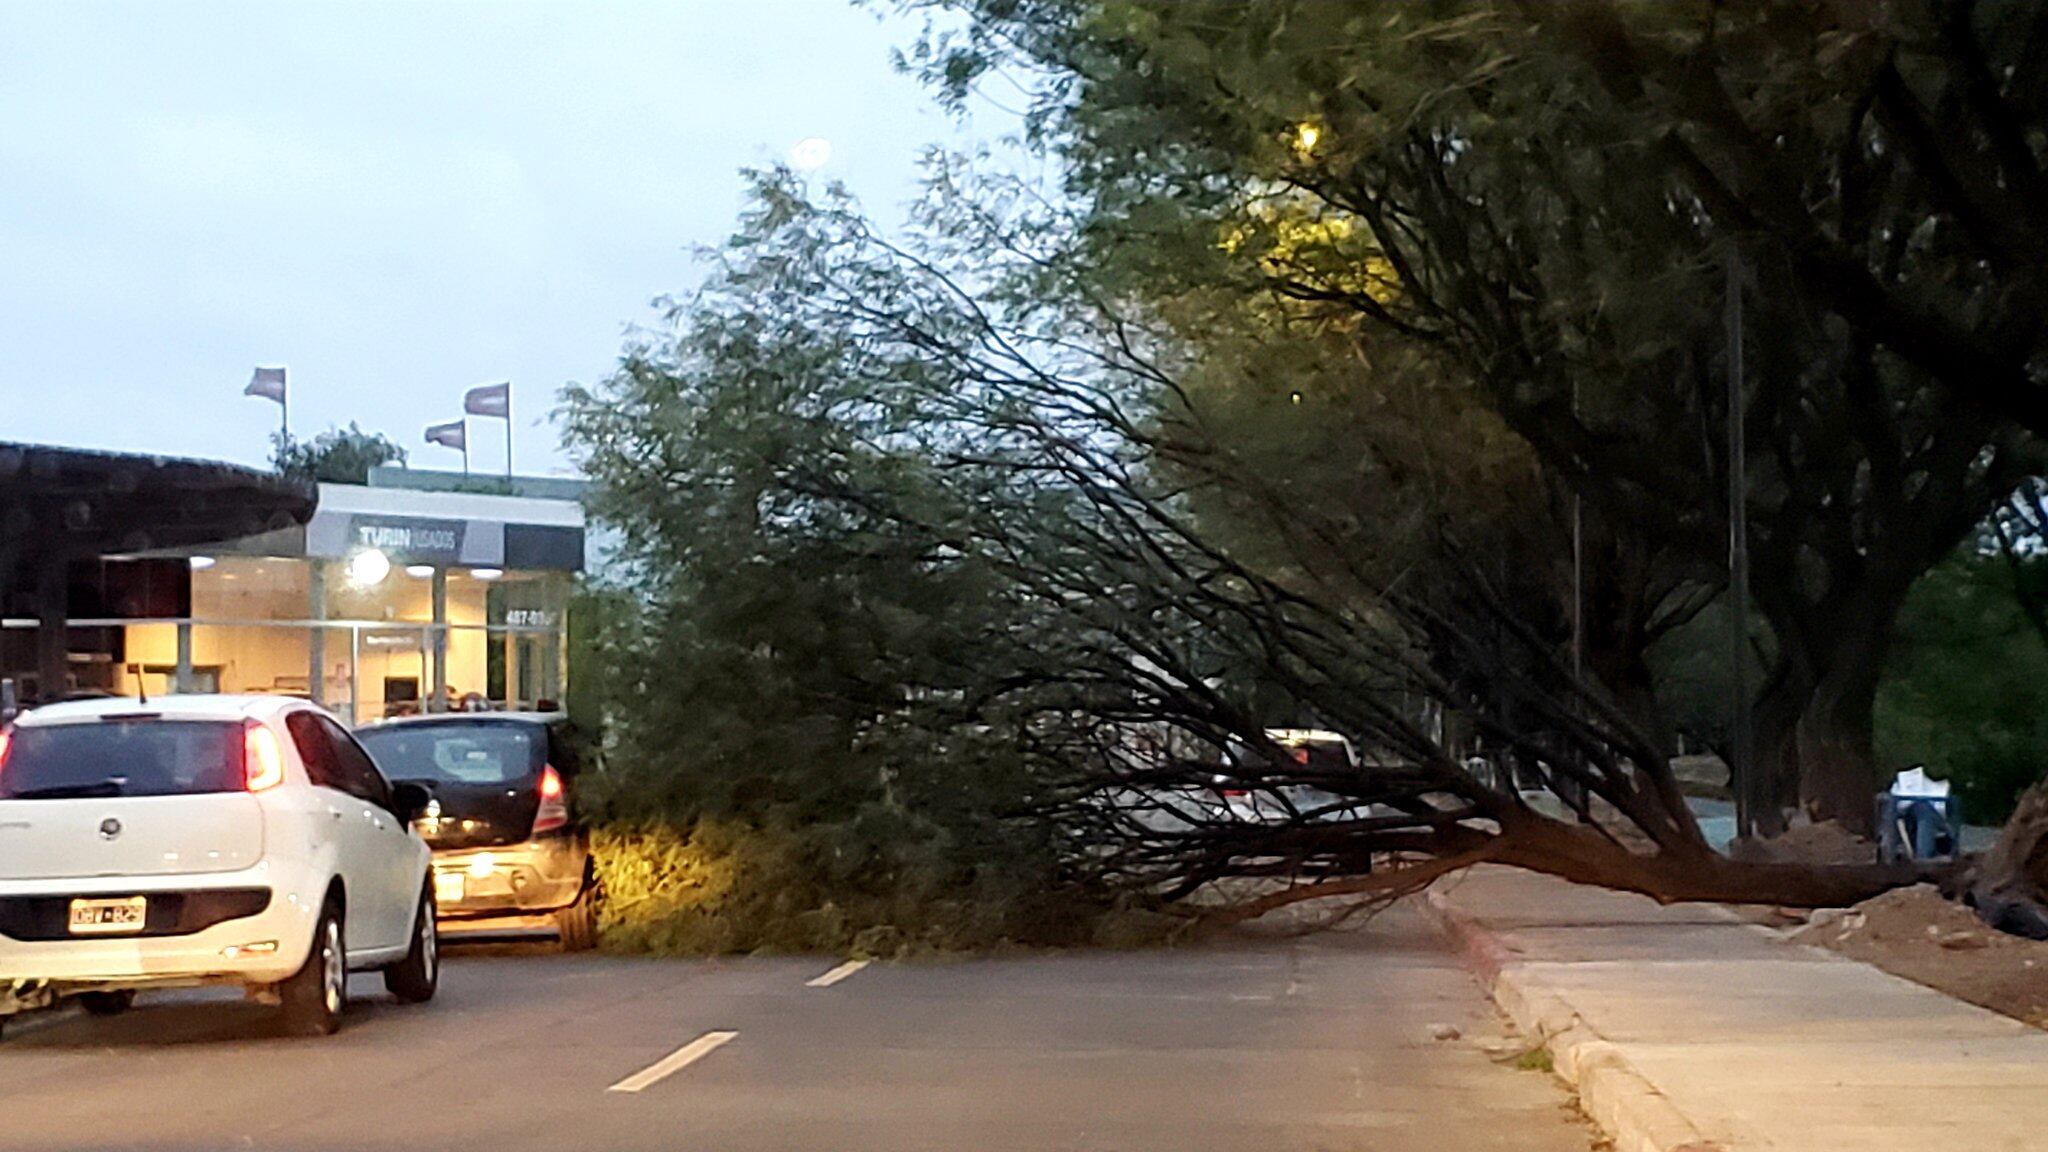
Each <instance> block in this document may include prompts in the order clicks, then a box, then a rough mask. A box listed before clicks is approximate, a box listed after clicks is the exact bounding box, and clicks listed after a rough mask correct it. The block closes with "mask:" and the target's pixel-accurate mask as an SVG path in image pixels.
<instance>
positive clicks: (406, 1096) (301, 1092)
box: [0, 910, 1590, 1152]
mask: <svg viewBox="0 0 2048 1152" xmlns="http://www.w3.org/2000/svg"><path fill="white" fill-rule="evenodd" d="M833 968H834V965H833V964H832V963H831V962H830V961H819V960H816V959H801V958H776V959H729V960H717V961H654V960H634V959H620V958H611V957H572V956H561V955H554V954H551V953H550V952H549V951H548V950H546V949H536V948H532V947H526V948H513V949H504V948H491V949H483V950H475V949H470V950H458V951H456V952H455V954H454V955H452V956H451V958H450V961H449V963H448V966H447V968H446V970H445V973H444V977H443V983H442V987H441V996H440V998H439V999H438V1000H436V1001H435V1002H434V1003H432V1004H430V1005H426V1006H424V1007H403V1006H400V1005H398V1004H396V1003H394V1002H393V1001H391V1000H390V999H388V998H386V997H385V996H384V995H383V992H382V986H381V984H380V983H379V982H378V981H377V979H376V978H375V977H374V976H369V977H363V976H359V977H357V978H356V981H355V984H354V986H353V989H352V991H353V992H354V994H355V995H356V997H357V999H356V1001H355V1002H354V1003H353V1004H352V1006H351V1009H350V1013H349V1018H348V1023H347V1026H346V1027H345V1028H344V1029H343V1031H342V1032H341V1034H340V1035H338V1036H335V1037H333V1038H330V1039H318V1040H296V1039H283V1038H273V1037H271V1036H268V1035H267V1034H266V1026H267V1022H268V1016H267V1012H266V1010H265V1009H262V1008H260V1007H257V1006H253V1005H248V1004H245V1003H243V1002H242V1001H241V1000H239V999H238V998H234V997H223V996H222V995H219V994H209V995H202V994H197V993H193V994H181V995H171V994H165V995H160V996H158V997H156V998H155V999H154V1000H151V999H149V998H145V999H144V1000H142V1001H141V1002H140V1003H139V1004H138V1005H137V1007H136V1008H135V1009H134V1010H133V1011H132V1012H130V1013H128V1014H127V1015H125V1016H121V1017H115V1018H110V1019H94V1018H89V1017H85V1016H83V1015H79V1014H76V1013H64V1014H55V1015H50V1016H47V1017H44V1018H40V1019H28V1020H18V1021H16V1022H15V1023H14V1026H13V1027H12V1028H11V1029H10V1031H9V1033H8V1038H7V1040H6V1041H5V1043H4V1044H0V1150H11V1149H55V1148H66V1149H69V1148H84V1147H91V1148H120V1147H133V1148H144V1147H146V1148H152V1149H173V1148H190V1149H201V1148H203V1149H225V1148H291V1149H329V1148H332V1149H344V1148H345V1149H385V1148H391V1149H398V1148H403V1149H409V1150H413V1149H436V1150H439V1149H488V1150H493V1152H504V1150H513V1149H550V1150H560V1149H577V1150H586V1149H588V1150H599V1149H636V1148H647V1149H662V1150H664V1152H668V1150H682V1149H707V1150H713V1149H715V1150H719V1152H746V1150H754V1149H792V1150H795V1149H803V1150H822V1149H846V1150H860V1152H868V1150H883V1149H891V1150H893V1149H929V1150H932V1152H984V1150H996V1149H1034V1150H1036V1149H1073V1150H1089V1152H1097V1150H1110V1149H1160V1150H1172V1152H1195V1150H1207V1149H1233V1150H1235V1149H1248V1150H1256V1152H1287V1150H1293V1149H1302V1150H1309V1149H1315V1150H1325V1152H1337V1150H1347V1149H1371V1150H1373V1152H1407V1150H1411V1149H1412V1150H1415V1152H1424V1150H1427V1152H1466V1150H1470V1149H1515V1150H1516V1152H1566V1150H1570V1152H1586V1149H1587V1148H1588V1147H1589V1144H1590V1139H1589V1136H1588V1133H1587V1129H1586V1128H1585V1127H1584V1125H1583V1123H1582V1122H1581V1121H1580V1120H1579V1119H1578V1118H1577V1117H1576V1116H1575V1115H1574V1114H1573V1113H1572V1112H1571V1111H1570V1108H1569V1106H1568V1103H1567V1100H1566V1096H1565V1093H1564V1092H1563V1090H1562V1089H1561V1088H1560V1087H1559V1086H1558V1085H1557V1083H1556V1082H1555V1081H1553V1080H1552V1079H1551V1078H1550V1077H1549V1076H1547V1075H1545V1074H1543V1073H1540V1072H1531V1071H1518V1070H1516V1069H1514V1068H1512V1067H1509V1066H1507V1065H1505V1064H1503V1063H1501V1062H1499V1061H1498V1060H1497V1059H1496V1058H1495V1056H1494V1055H1491V1054H1489V1053H1488V1052H1486V1051H1484V1050H1482V1045H1483V1044H1484V1043H1485V1042H1486V1041H1488V1040H1489V1039H1498V1038H1499V1035H1500V1032H1499V1030H1500V1027H1501V1025H1500V1024H1499V1022H1498V1017H1496V1016H1495V1015H1494V1013H1493V1011H1492V1009H1491V1006H1490V1005H1489V1004H1488V1003H1487V1002H1486V1001H1485V999H1484V998H1483V997H1482V996H1481V994H1480V992H1479V989H1478V987H1477V986H1476V985H1475V984H1474V983H1473V982H1472V980H1471V979H1470V978H1469V977H1468V976H1467V975H1466V974H1465V973H1464V972H1463V970H1462V969H1460V968H1458V967H1457V965H1456V964H1455V962H1454V961H1453V960H1452V959H1451V958H1450V957H1449V956H1448V955H1447V954H1446V953H1445V952H1444V951H1443V948H1442V945H1441V943H1440V942H1439V941H1438V940H1437V938H1436V937H1435V936H1434V935H1433V934H1432V933H1431V932H1430V930H1429V929H1428V928H1427V927H1426V926H1424V925H1423V924H1422V923H1421V922H1420V920H1419V919H1418V918H1417V917H1415V916H1414V915H1413V914H1412V913H1409V912H1406V911H1405V910H1396V911H1395V912H1393V913H1390V914H1388V915H1386V916H1383V917H1381V918H1379V919H1378V920H1376V921H1374V922H1373V923H1372V924H1370V925H1369V926H1367V927H1365V928H1363V929H1356V930H1347V931H1345V932H1343V933H1341V934H1332V935H1323V936H1317V937H1311V938H1307V939H1294V940H1281V939H1263V940H1246V941H1238V942H1232V943H1230V944H1228V945H1223V946H1211V947H1203V948H1196V949H1180V950H1174V951H1154V952H1130V953H1085V952H1084V953H1066V954H1054V955H1031V956H1023V957H1014V958H1004V959H989V960H975V961H960V962H950V963H916V964H900V965H899V964H875V965H871V966H868V967H865V968H861V969H859V970H853V971H848V970H840V971H838V972H836V973H835V972H832V969H833ZM828 973H830V974H831V975H833V976H835V977H836V980H835V981H833V982H830V983H824V982H823V981H821V977H825V976H827V975H828ZM820 984H823V986H820ZM1437 1024H1452V1025H1455V1026H1457V1027H1458V1028H1459V1029H1461V1030H1462V1031H1463V1033H1464V1037H1463V1038H1462V1039H1458V1040H1450V1041H1440V1040H1436V1039H1433V1038H1432V1037H1431V1028H1432V1026H1433V1025H1437ZM634 1089H637V1090H634Z"/></svg>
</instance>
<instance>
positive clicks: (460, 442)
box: [427, 420, 469, 452]
mask: <svg viewBox="0 0 2048 1152" xmlns="http://www.w3.org/2000/svg"><path fill="white" fill-rule="evenodd" d="M427 443H429V444H439V445H440V446H441V447H443V448H453V449H455V450H456V451H458V452H467V451H469V426H468V425H467V424H466V423H465V422H463V421H461V420H450V421H449V422H448V423H446V424H429V425H427Z"/></svg>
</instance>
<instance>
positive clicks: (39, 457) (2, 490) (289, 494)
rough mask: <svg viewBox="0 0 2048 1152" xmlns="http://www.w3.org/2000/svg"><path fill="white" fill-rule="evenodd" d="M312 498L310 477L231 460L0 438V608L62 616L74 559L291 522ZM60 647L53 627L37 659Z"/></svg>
mask: <svg viewBox="0 0 2048 1152" xmlns="http://www.w3.org/2000/svg"><path fill="white" fill-rule="evenodd" d="M315 501H316V493H315V490H314V487H313V485H311V484H307V483H302V482H300V481H297V480H289V479H286V478H284V477H281V476H278V475H276V474H274V473H270V472H262V471H258V470H256V469H253V468H243V467H239V466H236V465H232V464H221V463H216V462H213V461H208V460H184V459H177V458H172V457H164V456H143V455H134V454H129V453H121V452H94V451H86V450H83V449H76V448H56V447H50V446H47V445H41V444H18V443H8V442H0V611H4V613H5V614H6V615H29V616H35V617H37V618H39V619H42V620H46V621H62V620H63V619H64V615H65V605H64V604H63V599H64V594H65V588H64V566H65V565H66V564H68V563H69V562H71V561H73V560H79V559H87V558H91V557H95V556H102V555H107V554H110V553H136V552H146V551H152V550H157V549H165V548H189V547H193V546H196V545H201V544H210V543H214V542H217V541H222V540H230V539H234V538H237V537H241V536H250V535H255V534H257V533H260V532H269V531H275V530H278V529H282V528H289V527H292V526H294V525H299V524H304V523H305V522H306V521H307V520H308V519H310V518H311V517H312V515H313V510H314V504H315ZM44 631H45V632H49V631H51V630H50V629H44ZM62 656H63V648H62V640H61V630H59V631H58V632H57V635H56V637H55V639H54V647H53V650H52V651H50V652H49V653H47V654H46V656H45V661H44V662H45V663H51V664H55V665H57V666H61V662H62Z"/></svg>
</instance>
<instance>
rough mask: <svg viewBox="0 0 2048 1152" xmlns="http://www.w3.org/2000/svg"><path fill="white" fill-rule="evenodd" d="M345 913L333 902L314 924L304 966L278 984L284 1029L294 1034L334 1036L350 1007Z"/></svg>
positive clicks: (321, 911) (323, 910)
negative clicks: (310, 945)
mask: <svg viewBox="0 0 2048 1152" xmlns="http://www.w3.org/2000/svg"><path fill="white" fill-rule="evenodd" d="M343 939H344V936H343V933H342V913H341V909H340V908H337V907H335V906H334V905H333V904H332V903H330V904H328V905H327V906H326V907H325V908H322V909H321V910H320V920H319V922H318V923H317V924H315V925H314V926H313V948H312V950H311V951H310V952H308V953H307V954H306V963H305V966H304V967H302V968H300V969H299V970H298V971H297V972H295V973H293V974H292V975H291V977H290V978H289V979H287V980H286V981H285V982H284V983H283V984H280V985H279V986H278V992H279V993H280V994H281V996H282V998H283V1000H284V1011H283V1017H284V1029H285V1031H287V1032H289V1033H291V1034H292V1035H295V1036H331V1035H333V1034H334V1033H335V1031H336V1030H338V1029H339V1028H340V1027H341V1014H342V1012H343V1011H345V1010H346V1009H347V1008H348V953H347V952H346V951H345V950H344V949H343V947H342V940H343Z"/></svg>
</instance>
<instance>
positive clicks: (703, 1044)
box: [605, 1032, 739, 1092]
mask: <svg viewBox="0 0 2048 1152" xmlns="http://www.w3.org/2000/svg"><path fill="white" fill-rule="evenodd" d="M738 1035H739V1033H737V1032H706V1033H705V1034H703V1035H702V1036H699V1037H697V1038H696V1039H695V1040H692V1041H690V1042H689V1043H688V1044H685V1045H683V1046H682V1047H681V1048H678V1049H676V1050H675V1051H673V1052H671V1053H669V1054H668V1055H666V1056H664V1057H662V1058H661V1059H660V1060H657V1061H655V1062H654V1063H652V1064H649V1065H648V1066H647V1067H645V1068H642V1069H641V1070H640V1071H638V1072H635V1073H633V1074H632V1075H631V1076H628V1077H626V1078H625V1079H624V1080H621V1081H619V1082H618V1083H617V1084H614V1085H612V1086H611V1087H610V1088H607V1089H605V1091H607V1092H639V1091H642V1090H644V1089H647V1088H651V1087H653V1086H654V1085H656V1084H659V1083H661V1082H662V1081H663V1080H666V1079H668V1078H669V1077H671V1076H673V1075H675V1074H676V1073H678V1072H681V1071H682V1070H683V1069H685V1068H688V1067H689V1066H690V1065H692V1064H695V1063H696V1062H697V1061H699V1060H702V1059H703V1058H705V1057H706V1056H709V1055H711V1054H712V1053H713V1052H716V1051H718V1050H719V1049H720V1048H723V1047H725V1046H726V1045H727V1044H729V1043H731V1042H732V1040H733V1038H734V1037H736V1036H738Z"/></svg>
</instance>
